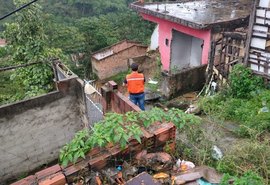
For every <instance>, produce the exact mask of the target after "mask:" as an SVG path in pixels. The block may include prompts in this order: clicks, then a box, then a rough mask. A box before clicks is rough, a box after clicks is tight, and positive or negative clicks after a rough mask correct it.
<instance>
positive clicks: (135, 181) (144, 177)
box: [126, 172, 161, 185]
mask: <svg viewBox="0 0 270 185" xmlns="http://www.w3.org/2000/svg"><path fill="white" fill-rule="evenodd" d="M140 184H145V185H161V184H160V183H159V182H156V181H154V179H153V178H152V176H151V175H149V174H148V173H146V172H143V173H140V174H139V175H137V176H136V177H134V178H132V179H130V180H129V181H127V182H126V185H140Z"/></svg>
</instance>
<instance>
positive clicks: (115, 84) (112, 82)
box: [108, 81, 118, 91]
mask: <svg viewBox="0 0 270 185" xmlns="http://www.w3.org/2000/svg"><path fill="white" fill-rule="evenodd" d="M108 86H109V90H111V91H113V90H116V89H117V88H118V85H117V83H115V82H114V81H109V82H108Z"/></svg>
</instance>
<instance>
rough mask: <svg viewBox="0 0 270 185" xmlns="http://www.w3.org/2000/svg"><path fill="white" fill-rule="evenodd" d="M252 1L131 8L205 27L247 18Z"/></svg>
mask: <svg viewBox="0 0 270 185" xmlns="http://www.w3.org/2000/svg"><path fill="white" fill-rule="evenodd" d="M253 2H254V1H253V0H199V1H195V0H191V1H185V2H169V3H145V4H139V3H133V4H131V8H132V9H135V10H137V11H139V12H141V13H146V14H150V15H154V16H157V17H160V18H165V19H167V20H171V21H173V22H183V21H186V22H187V23H194V24H195V25H196V26H197V27H200V28H205V27H209V26H213V25H216V24H220V23H222V22H223V23H224V22H230V21H236V20H241V19H244V18H247V17H248V16H249V14H250V12H251V10H252V4H253ZM189 26H190V27H195V26H192V25H189Z"/></svg>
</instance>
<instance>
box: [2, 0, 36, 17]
mask: <svg viewBox="0 0 270 185" xmlns="http://www.w3.org/2000/svg"><path fill="white" fill-rule="evenodd" d="M36 1H38V0H33V1H31V2H29V3H27V4H25V5H23V6H21V7H20V8H17V9H16V10H14V11H12V12H10V13H8V14H6V15H4V16H2V17H1V18H0V21H1V20H3V19H5V18H7V17H9V16H11V15H12V14H14V13H16V12H18V11H20V10H22V9H24V8H26V7H28V6H29V5H31V4H33V3H34V2H36Z"/></svg>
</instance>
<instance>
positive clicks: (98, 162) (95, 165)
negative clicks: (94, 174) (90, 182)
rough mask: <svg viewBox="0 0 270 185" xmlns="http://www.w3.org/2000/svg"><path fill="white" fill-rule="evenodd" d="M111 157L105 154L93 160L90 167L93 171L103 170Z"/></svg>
mask: <svg viewBox="0 0 270 185" xmlns="http://www.w3.org/2000/svg"><path fill="white" fill-rule="evenodd" d="M110 157H111V154H110V153H104V154H102V155H101V156H99V157H96V158H94V159H91V160H90V161H89V165H90V167H91V169H94V170H101V169H103V168H104V167H105V166H106V165H107V163H108V159H109V158H110Z"/></svg>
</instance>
